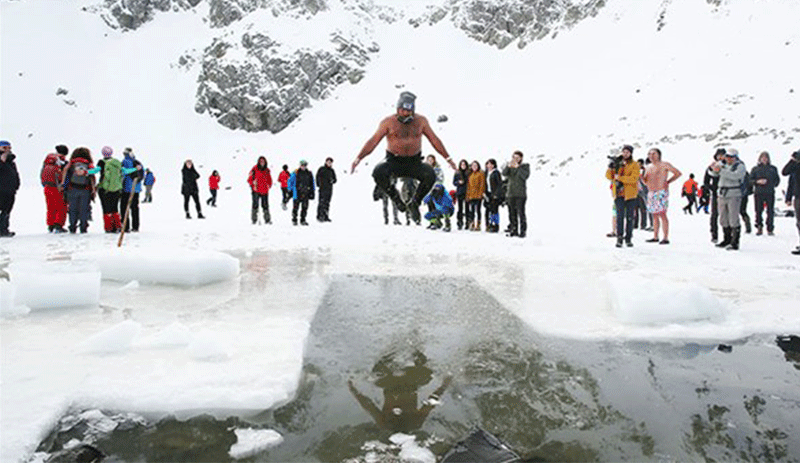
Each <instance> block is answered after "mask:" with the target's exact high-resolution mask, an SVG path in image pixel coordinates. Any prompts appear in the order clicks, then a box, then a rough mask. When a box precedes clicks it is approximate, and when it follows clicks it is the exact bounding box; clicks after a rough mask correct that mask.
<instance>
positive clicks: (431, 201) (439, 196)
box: [422, 185, 454, 232]
mask: <svg viewBox="0 0 800 463" xmlns="http://www.w3.org/2000/svg"><path fill="white" fill-rule="evenodd" d="M422 201H423V202H424V203H425V204H427V205H428V206H429V208H430V211H429V212H427V213H426V214H425V218H426V219H427V220H430V222H431V224H430V226H429V227H428V228H429V229H431V230H438V229H440V228H442V219H443V218H444V231H446V232H449V231H450V216H451V215H453V212H454V208H453V198H452V197H451V196H450V195H449V194H448V193H447V192H446V191H444V186H442V185H436V186H435V187H433V190H431V192H430V193H428V195H427V196H425V198H424V199H423V200H422Z"/></svg>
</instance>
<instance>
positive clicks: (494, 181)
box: [487, 169, 505, 200]
mask: <svg viewBox="0 0 800 463" xmlns="http://www.w3.org/2000/svg"><path fill="white" fill-rule="evenodd" d="M487 184H488V186H489V191H488V194H489V198H490V199H494V200H501V199H503V197H504V196H505V192H504V191H503V178H502V177H501V176H500V172H499V171H498V170H497V169H494V170H493V171H491V172H489V174H488V181H487Z"/></svg>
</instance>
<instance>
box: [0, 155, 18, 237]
mask: <svg viewBox="0 0 800 463" xmlns="http://www.w3.org/2000/svg"><path fill="white" fill-rule="evenodd" d="M15 158H16V156H15V155H14V153H12V152H11V143H9V142H7V141H5V140H2V141H0V237H4V238H11V237H12V236H14V232H12V231H10V230H9V229H8V227H9V221H10V219H11V209H13V208H14V199H15V197H16V195H17V190H19V185H20V181H19V172H18V171H17V164H16V163H14V159H15Z"/></svg>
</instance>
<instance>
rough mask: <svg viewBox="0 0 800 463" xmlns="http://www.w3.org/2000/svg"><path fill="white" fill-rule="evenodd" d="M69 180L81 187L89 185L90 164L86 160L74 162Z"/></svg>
mask: <svg viewBox="0 0 800 463" xmlns="http://www.w3.org/2000/svg"><path fill="white" fill-rule="evenodd" d="M69 182H70V183H71V184H73V185H77V186H80V187H85V186H87V185H89V183H90V182H89V165H88V164H86V163H85V162H75V163H73V164H72V173H71V175H70V176H69Z"/></svg>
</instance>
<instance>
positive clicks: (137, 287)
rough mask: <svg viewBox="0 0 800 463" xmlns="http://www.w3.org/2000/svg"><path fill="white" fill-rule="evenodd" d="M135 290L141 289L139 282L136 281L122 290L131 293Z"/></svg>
mask: <svg viewBox="0 0 800 463" xmlns="http://www.w3.org/2000/svg"><path fill="white" fill-rule="evenodd" d="M134 289H139V282H138V281H136V280H133V281H131V282H130V283H128V284H127V285H125V286H123V287H121V288H120V290H121V291H130V290H134Z"/></svg>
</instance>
